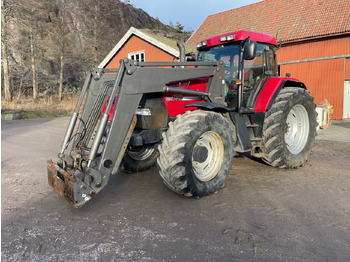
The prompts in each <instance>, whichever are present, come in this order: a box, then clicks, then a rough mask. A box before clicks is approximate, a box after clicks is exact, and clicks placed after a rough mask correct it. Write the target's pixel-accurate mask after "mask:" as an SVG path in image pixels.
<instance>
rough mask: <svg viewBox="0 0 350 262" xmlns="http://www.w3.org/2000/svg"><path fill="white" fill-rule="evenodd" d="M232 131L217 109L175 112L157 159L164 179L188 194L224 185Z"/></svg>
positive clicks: (199, 194)
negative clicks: (177, 114) (214, 110)
mask: <svg viewBox="0 0 350 262" xmlns="http://www.w3.org/2000/svg"><path fill="white" fill-rule="evenodd" d="M232 134H233V131H232V129H231V128H230V126H229V123H228V121H227V120H226V119H225V118H224V117H223V116H222V115H221V114H218V113H214V112H208V111H191V112H186V113H185V114H183V115H179V116H177V118H176V119H175V121H174V122H170V123H169V129H168V130H167V131H166V132H164V133H163V142H162V144H161V145H160V146H159V153H160V156H159V158H158V160H157V162H158V165H159V168H160V171H159V173H160V175H161V177H162V178H163V181H164V183H165V184H166V185H167V186H168V187H169V188H170V189H171V190H173V191H174V192H176V193H178V194H180V195H184V196H187V197H190V196H193V197H202V196H205V195H210V194H212V193H214V192H216V191H218V190H219V189H220V188H221V187H223V186H224V182H225V180H226V178H227V177H228V176H229V170H230V168H231V166H232V165H233V162H232V158H233V156H234V141H233V137H232Z"/></svg>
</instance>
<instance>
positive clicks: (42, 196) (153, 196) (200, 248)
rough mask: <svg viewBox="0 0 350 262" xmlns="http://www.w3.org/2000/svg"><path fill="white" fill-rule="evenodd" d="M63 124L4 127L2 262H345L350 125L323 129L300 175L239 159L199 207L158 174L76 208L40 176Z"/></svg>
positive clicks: (130, 179)
mask: <svg viewBox="0 0 350 262" xmlns="http://www.w3.org/2000/svg"><path fill="white" fill-rule="evenodd" d="M68 120H69V118H57V119H50V120H47V119H41V120H15V121H9V122H2V126H1V135H2V137H1V141H2V152H1V153H2V154H1V165H2V181H1V190H2V192H1V194H2V199H1V204H2V205H1V211H2V221H1V222H2V231H1V242H2V243H1V246H2V254H1V258H2V261H350V201H349V199H350V171H349V167H350V166H349V157H350V139H349V132H350V121H336V122H335V123H334V124H333V125H332V126H330V127H329V128H328V129H326V130H320V131H319V132H318V133H319V135H318V137H317V140H316V143H315V147H314V150H313V154H312V155H311V156H310V159H309V161H308V162H307V164H306V165H305V166H304V167H303V168H299V169H294V170H284V169H276V168H272V167H270V166H267V165H265V164H264V163H262V162H261V161H257V160H254V159H250V158H247V157H244V156H237V157H235V158H234V159H233V161H234V167H233V168H232V170H231V176H230V178H229V179H227V182H226V185H225V187H224V188H223V189H221V190H220V191H219V192H217V193H216V194H213V195H211V196H208V197H204V198H201V199H193V198H185V197H182V196H179V195H177V194H175V193H173V192H171V191H170V190H169V189H168V188H167V187H166V186H165V185H164V184H163V183H162V180H161V178H160V176H159V175H158V168H157V167H155V168H152V169H151V170H149V171H147V172H144V173H138V174H132V175H130V174H123V173H118V174H117V175H116V176H113V177H112V178H111V179H110V182H109V185H108V186H107V187H106V188H105V189H104V190H103V191H102V192H101V193H100V194H99V195H97V196H96V197H94V198H93V199H92V200H91V201H90V202H89V203H87V204H86V205H85V206H84V207H82V208H81V209H74V208H73V207H72V206H70V205H69V203H68V202H66V201H65V200H64V199H63V198H62V197H60V196H59V195H58V194H57V193H56V192H54V191H53V189H52V188H51V187H50V186H49V185H48V184H47V175H46V160H47V159H50V158H52V159H56V156H57V153H58V152H59V148H60V144H61V141H62V138H63V134H64V132H65V129H66V125H67V123H68Z"/></svg>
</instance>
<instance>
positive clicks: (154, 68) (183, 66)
mask: <svg viewBox="0 0 350 262" xmlns="http://www.w3.org/2000/svg"><path fill="white" fill-rule="evenodd" d="M200 77H209V82H208V84H207V88H206V91H205V92H201V91H196V90H186V91H184V89H181V88H178V89H177V90H175V88H171V89H170V91H169V88H165V87H166V84H168V83H171V82H175V81H181V80H187V79H196V78H200ZM176 91H178V92H179V93H183V92H188V93H191V92H193V94H196V95H198V94H199V93H201V94H202V95H203V96H206V97H207V98H208V101H209V102H213V103H216V104H220V105H224V65H223V63H222V62H221V61H219V62H135V61H133V60H129V59H124V60H121V61H120V68H119V71H118V73H116V72H108V70H105V71H103V70H101V69H96V70H92V71H91V72H89V74H88V76H87V78H86V81H85V83H84V86H83V89H82V92H81V94H80V97H79V99H78V103H77V106H76V108H75V111H74V113H73V115H72V117H71V120H70V122H69V125H68V128H67V131H66V134H65V137H64V139H63V144H62V148H61V152H60V154H59V157H58V161H57V164H55V163H53V162H52V161H51V160H50V161H48V163H47V167H48V181H49V184H50V185H51V186H52V187H53V188H54V189H55V190H56V191H57V192H58V193H59V194H61V195H62V196H64V197H65V198H66V199H67V200H68V201H69V202H70V203H72V204H73V205H74V207H81V206H82V205H84V204H85V203H86V202H87V201H88V200H90V199H91V198H92V197H93V196H94V195H96V194H97V193H98V192H100V191H101V190H102V189H103V188H104V187H105V186H106V185H107V184H108V180H109V178H110V176H111V175H114V174H116V173H117V171H118V168H119V165H120V162H121V160H122V158H123V156H124V153H125V150H126V148H127V146H128V143H129V140H130V137H131V135H132V133H133V130H134V127H135V124H136V116H135V112H136V109H137V108H138V106H139V103H140V100H141V97H142V95H143V94H147V93H161V92H176ZM116 95H117V98H116V101H115V105H114V112H113V117H112V120H111V121H110V124H108V118H109V112H110V110H111V108H112V105H113V103H114V101H113V99H108V102H107V106H106V110H104V112H103V113H102V107H103V105H104V102H105V101H106V100H107V98H108V97H109V98H114V97H116ZM81 107H83V113H82V115H81V117H79V112H80V110H81ZM78 120H79V122H80V123H79V125H78V127H76V123H77V122H78ZM71 141H73V142H72V143H71V148H70V149H69V150H68V149H67V147H68V144H69V143H70V142H71ZM66 151H68V152H69V153H65V152H66Z"/></svg>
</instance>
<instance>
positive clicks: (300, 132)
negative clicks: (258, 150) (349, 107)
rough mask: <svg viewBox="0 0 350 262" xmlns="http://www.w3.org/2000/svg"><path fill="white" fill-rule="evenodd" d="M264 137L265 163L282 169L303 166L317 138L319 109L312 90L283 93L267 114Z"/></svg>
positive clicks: (294, 89)
mask: <svg viewBox="0 0 350 262" xmlns="http://www.w3.org/2000/svg"><path fill="white" fill-rule="evenodd" d="M263 134H264V135H263V142H264V145H265V153H266V155H265V157H264V158H263V160H264V161H265V162H266V163H268V164H269V165H271V166H274V167H280V168H297V167H300V166H303V165H304V164H305V162H306V161H307V159H308V157H309V155H310V153H311V149H312V146H313V144H314V141H315V136H316V110H315V104H314V102H313V97H312V96H311V95H310V93H309V91H307V90H305V89H301V88H295V87H287V88H284V89H283V90H281V92H280V93H279V94H278V96H277V97H276V100H275V101H274V103H273V105H272V107H271V109H270V110H269V111H268V112H267V114H266V118H265V121H264V130H263Z"/></svg>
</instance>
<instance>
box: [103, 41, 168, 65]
mask: <svg viewBox="0 0 350 262" xmlns="http://www.w3.org/2000/svg"><path fill="white" fill-rule="evenodd" d="M142 50H144V51H145V61H146V62H154V61H164V62H166V61H172V60H173V58H174V56H172V55H170V54H168V53H167V52H165V51H163V50H161V49H159V48H158V47H156V46H154V45H152V44H150V43H148V42H147V41H145V40H143V39H141V38H139V37H137V36H135V35H133V36H131V37H130V38H129V40H128V41H127V42H126V43H125V45H124V46H123V47H122V48H121V49H120V50H119V52H118V53H117V54H116V55H115V56H114V57H113V58H112V59H111V61H109V62H108V64H107V65H106V67H105V68H119V61H120V60H121V59H123V58H125V57H128V54H129V53H133V52H136V51H142Z"/></svg>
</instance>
